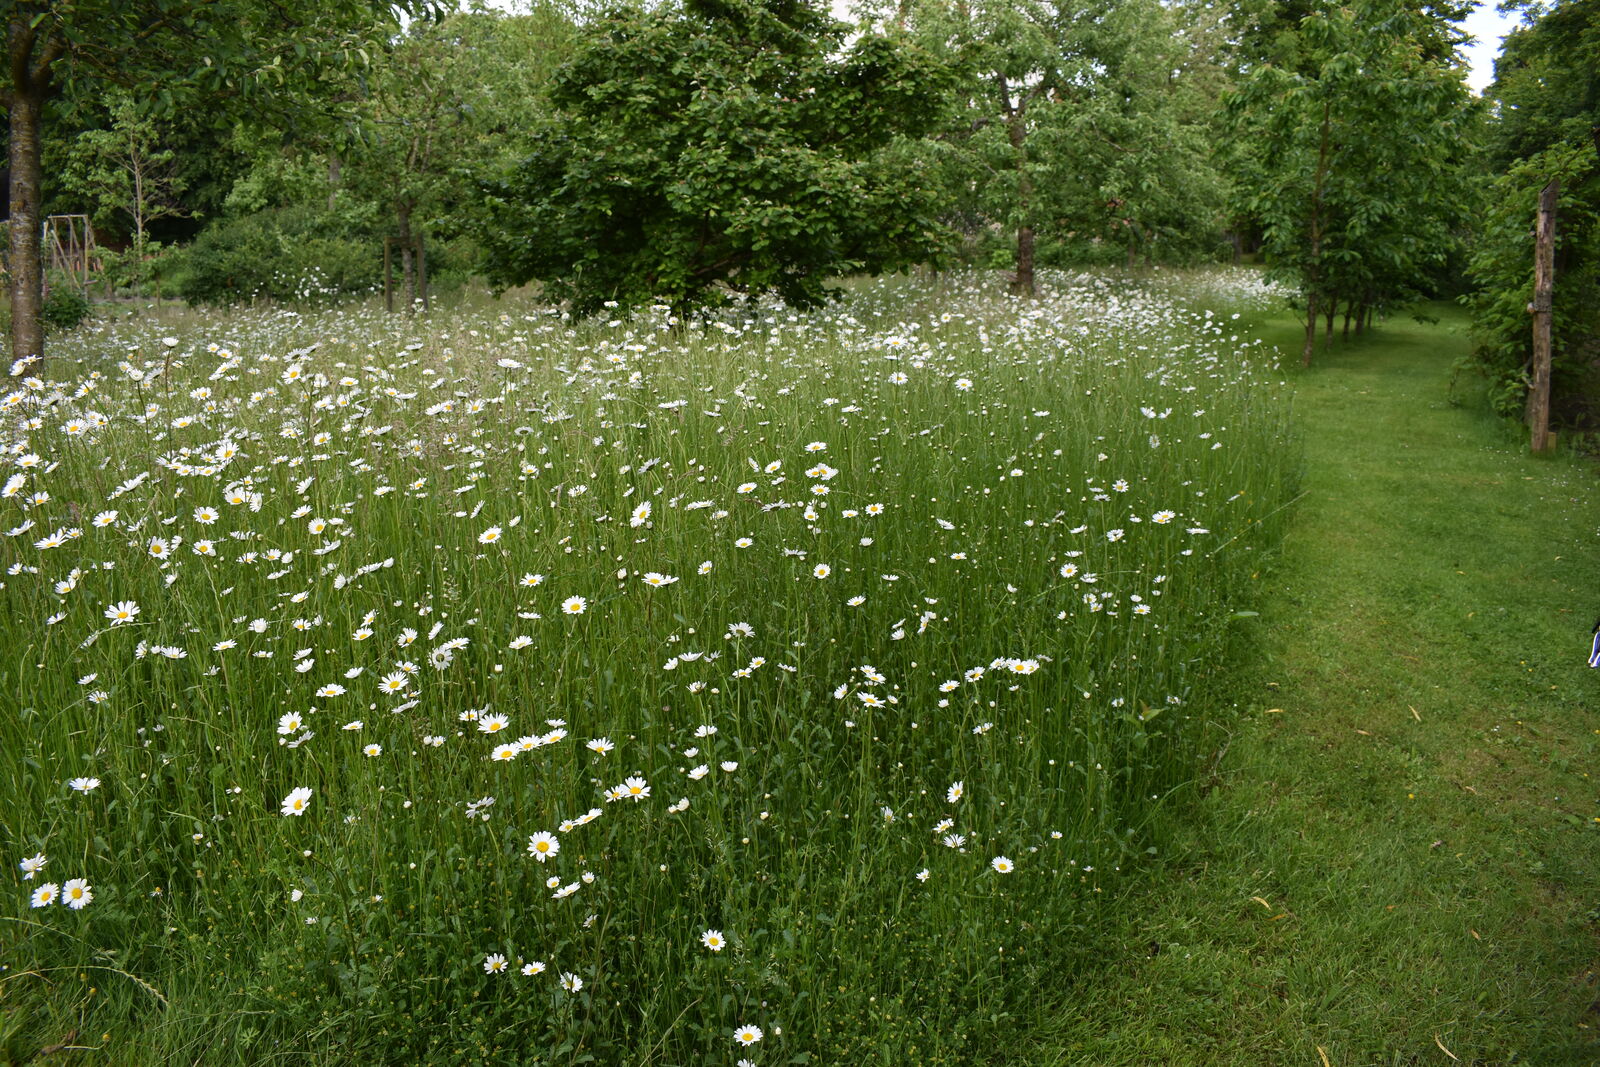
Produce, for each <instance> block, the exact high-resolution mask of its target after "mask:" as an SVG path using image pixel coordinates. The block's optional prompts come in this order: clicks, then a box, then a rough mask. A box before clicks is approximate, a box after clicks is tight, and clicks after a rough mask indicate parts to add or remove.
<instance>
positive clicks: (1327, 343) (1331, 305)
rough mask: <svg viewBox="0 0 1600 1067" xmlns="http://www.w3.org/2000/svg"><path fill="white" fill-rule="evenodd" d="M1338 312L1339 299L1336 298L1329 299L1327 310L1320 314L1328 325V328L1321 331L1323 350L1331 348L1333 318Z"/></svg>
mask: <svg viewBox="0 0 1600 1067" xmlns="http://www.w3.org/2000/svg"><path fill="white" fill-rule="evenodd" d="M1338 310H1339V298H1338V297H1336V296H1331V297H1329V298H1328V307H1327V310H1325V311H1324V312H1323V313H1322V315H1323V318H1324V319H1326V320H1327V323H1328V328H1327V329H1325V330H1323V331H1322V347H1323V348H1331V347H1332V346H1333V316H1334V314H1335V313H1336V312H1337V311H1338Z"/></svg>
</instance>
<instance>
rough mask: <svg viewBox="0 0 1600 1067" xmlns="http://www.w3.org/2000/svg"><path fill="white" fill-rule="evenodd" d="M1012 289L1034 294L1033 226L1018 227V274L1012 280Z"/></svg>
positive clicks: (1015, 291)
mask: <svg viewBox="0 0 1600 1067" xmlns="http://www.w3.org/2000/svg"><path fill="white" fill-rule="evenodd" d="M1011 291H1012V292H1014V293H1021V294H1022V295H1023V296H1032V295H1033V292H1034V289H1033V227H1032V226H1018V227H1017V276H1016V277H1015V278H1013V279H1012V280H1011Z"/></svg>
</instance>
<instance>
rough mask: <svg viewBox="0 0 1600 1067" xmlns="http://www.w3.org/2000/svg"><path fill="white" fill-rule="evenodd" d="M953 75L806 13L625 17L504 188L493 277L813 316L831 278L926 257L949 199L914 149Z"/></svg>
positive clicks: (563, 84) (580, 303)
mask: <svg viewBox="0 0 1600 1067" xmlns="http://www.w3.org/2000/svg"><path fill="white" fill-rule="evenodd" d="M943 77H944V70H943V67H942V65H941V64H940V63H939V62H938V61H937V60H936V59H935V58H934V57H933V56H931V55H929V54H927V53H926V52H925V51H923V50H921V49H918V48H917V47H915V46H914V45H913V44H911V43H910V42H909V41H906V40H904V39H902V38H898V37H893V36H890V35H886V34H882V33H875V32H867V33H863V34H861V35H860V36H858V37H856V38H855V39H853V40H849V41H847V39H846V27H845V26H844V25H843V24H841V23H838V22H836V21H835V20H833V19H832V18H831V17H829V16H828V15H827V14H825V13H824V12H823V11H821V10H820V9H818V8H816V7H813V6H811V5H810V4H808V3H806V2H803V0H685V2H684V3H683V4H682V6H671V7H662V8H657V9H653V10H648V11H643V10H637V9H627V8H623V9H617V10H614V11H612V12H610V13H609V14H606V15H604V16H603V17H600V18H598V19H596V20H595V21H593V22H592V23H589V24H587V25H586V26H585V27H584V29H583V31H582V36H581V38H580V40H579V42H578V44H577V47H576V50H575V53H574V55H573V57H572V59H571V61H570V62H569V63H568V64H567V65H566V66H565V67H564V68H563V69H562V70H561V71H560V72H559V73H558V74H557V75H556V77H555V80H554V84H553V87H552V91H551V100H552V104H553V106H554V108H555V115H554V118H553V119H552V121H551V123H550V125H549V126H548V127H547V128H545V129H542V130H540V131H539V132H538V133H537V135H536V136H535V138H534V143H533V150H532V152H531V154H530V155H529V157H528V159H527V160H526V161H525V162H524V163H522V164H521V165H520V166H519V167H518V168H516V170H515V171H514V172H513V173H512V174H511V175H510V176H509V177H508V178H507V179H506V180H504V181H501V182H498V183H490V184H488V185H487V187H486V190H485V193H486V211H485V215H484V218H483V221H482V223H481V225H480V228H479V233H480V237H481V240H482V242H483V243H484V245H485V246H486V248H487V249H488V251H489V274H490V277H491V279H492V280H493V281H494V282H496V283H497V284H499V285H502V286H509V285H519V284H523V283H525V282H527V281H530V280H534V279H537V280H539V281H542V282H543V283H544V284H545V287H546V291H547V292H549V293H551V294H552V295H555V296H557V297H559V298H564V299H568V300H570V301H571V302H572V306H573V310H574V311H575V312H576V313H578V314H590V313H593V312H595V311H597V310H598V309H599V308H601V307H602V306H603V305H604V304H605V303H606V302H607V301H616V302H618V303H621V304H624V305H630V306H631V305H638V304H642V303H646V302H649V301H652V300H658V299H659V300H664V301H667V302H668V303H670V304H672V305H674V306H675V307H677V308H679V309H687V308H690V307H693V306H697V305H703V304H711V303H716V302H718V301H720V300H723V299H726V298H727V296H728V294H730V293H746V294H753V293H761V292H775V293H777V294H778V295H779V296H781V297H782V298H783V299H784V300H786V301H788V302H789V303H791V304H795V305H799V306H805V305H814V304H817V303H818V302H820V301H822V300H823V299H825V298H826V296H827V295H828V294H829V289H828V285H827V283H828V280H829V279H830V278H831V277H835V276H838V275H841V274H848V273H852V272H859V271H866V272H872V273H876V272H880V271H884V270H893V269H898V268H901V267H904V266H908V265H911V264H913V263H917V262H920V261H922V260H923V259H924V258H926V257H927V256H928V255H929V254H930V253H932V252H933V251H934V250H935V248H936V246H937V245H938V243H939V232H938V227H937V225H936V223H935V222H934V212H935V209H936V207H937V204H936V202H935V198H934V196H933V191H932V189H931V187H930V186H929V185H928V183H926V182H924V181H922V180H921V179H919V177H918V175H917V174H916V173H915V170H914V168H913V167H912V166H910V165H909V160H908V158H907V157H905V156H903V155H897V154H896V151H895V150H896V148H897V146H899V145H900V144H901V143H902V142H903V140H904V139H905V138H908V137H915V136H918V135H920V134H921V133H923V132H925V131H926V130H927V129H928V128H929V126H930V125H931V123H932V121H933V120H934V118H935V117H936V112H935V111H934V110H933V109H930V108H929V106H928V101H929V99H930V98H931V97H933V96H934V95H936V94H937V93H938V91H939V90H940V87H941V86H940V80H941V78H943Z"/></svg>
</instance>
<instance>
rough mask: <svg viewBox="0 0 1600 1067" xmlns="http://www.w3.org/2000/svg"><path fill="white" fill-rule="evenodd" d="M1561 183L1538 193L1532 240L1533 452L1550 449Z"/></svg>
mask: <svg viewBox="0 0 1600 1067" xmlns="http://www.w3.org/2000/svg"><path fill="white" fill-rule="evenodd" d="M1560 195H1561V180H1560V179H1559V178H1552V179H1550V183H1549V184H1548V185H1546V186H1545V187H1544V189H1543V190H1542V191H1541V192H1540V193H1539V223H1538V226H1537V228H1536V229H1535V230H1534V239H1533V306H1532V307H1531V309H1530V310H1532V312H1533V384H1532V386H1531V387H1529V389H1528V428H1529V431H1530V432H1531V434H1532V448H1533V451H1535V452H1544V451H1546V450H1548V449H1549V447H1550V317H1551V308H1552V305H1553V299H1552V298H1553V294H1554V291H1555V273H1556V198H1557V197H1559V196H1560Z"/></svg>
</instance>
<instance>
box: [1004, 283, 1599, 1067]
mask: <svg viewBox="0 0 1600 1067" xmlns="http://www.w3.org/2000/svg"><path fill="white" fill-rule="evenodd" d="M1434 313H1435V314H1438V315H1440V316H1442V322H1441V323H1440V324H1439V325H1422V324H1418V323H1417V322H1415V321H1413V320H1412V319H1410V318H1408V317H1402V318H1397V319H1396V320H1394V321H1391V322H1388V323H1385V324H1384V325H1383V326H1382V328H1381V329H1379V330H1377V331H1376V332H1375V334H1372V335H1369V336H1368V337H1367V338H1364V339H1361V340H1358V341H1355V342H1352V343H1349V344H1339V343H1337V342H1336V343H1335V344H1334V346H1333V348H1332V349H1331V350H1321V349H1319V351H1318V355H1317V359H1316V363H1315V365H1314V366H1313V367H1312V368H1311V369H1310V370H1309V371H1306V372H1303V373H1302V372H1299V371H1295V372H1294V373H1295V374H1296V375H1297V377H1298V382H1297V384H1298V397H1297V401H1296V407H1297V416H1298V422H1299V426H1300V428H1301V432H1302V433H1303V435H1304V438H1305V443H1306V472H1305V480H1304V489H1305V496H1304V498H1303V500H1302V501H1301V502H1300V504H1299V505H1298V514H1297V515H1296V517H1295V521H1294V523H1293V524H1292V526H1291V532H1290V534H1289V536H1288V539H1287V542H1286V543H1285V545H1284V548H1283V551H1282V554H1281V557H1280V558H1278V559H1276V560H1274V561H1271V562H1270V564H1269V565H1267V566H1265V567H1264V568H1263V572H1262V573H1261V575H1260V580H1261V581H1262V582H1263V583H1265V584H1266V586H1267V589H1266V590H1265V593H1266V595H1264V596H1263V597H1262V598H1261V599H1262V601H1263V604H1264V607H1263V610H1262V613H1261V615H1260V616H1259V617H1258V618H1249V619H1244V620H1241V621H1240V623H1238V625H1239V626H1240V627H1241V628H1242V629H1241V637H1242V638H1243V639H1245V640H1247V641H1248V642H1250V643H1251V644H1253V645H1254V646H1255V648H1256V650H1257V653H1256V655H1255V656H1254V657H1252V658H1253V661H1254V662H1253V665H1252V666H1250V667H1249V668H1247V670H1246V675H1245V677H1244V678H1243V680H1242V681H1241V685H1240V696H1239V705H1240V711H1241V719H1240V722H1239V726H1238V728H1237V731H1236V732H1235V733H1234V735H1233V736H1232V738H1231V739H1230V740H1229V742H1228V743H1227V745H1226V747H1225V752H1223V754H1222V756H1221V759H1220V761H1219V764H1218V766H1219V770H1218V773H1217V775H1216V777H1215V779H1214V780H1213V781H1212V782H1211V783H1210V785H1211V788H1209V789H1208V791H1207V793H1206V795H1205V798H1204V799H1203V801H1202V802H1201V804H1200V809H1199V812H1198V814H1197V815H1195V816H1193V817H1192V818H1190V819H1189V821H1188V822H1187V823H1186V830H1185V833H1186V835H1187V840H1186V841H1184V842H1182V844H1181V847H1179V848H1178V849H1177V850H1176V852H1175V856H1176V858H1175V859H1174V860H1173V861H1172V862H1171V864H1170V866H1169V867H1168V869H1167V870H1166V871H1165V872H1164V874H1161V875H1158V876H1157V877H1156V878H1155V879H1153V880H1152V881H1153V884H1152V885H1151V886H1150V887H1149V888H1148V889H1146V890H1142V891H1138V892H1135V893H1132V894H1130V895H1129V896H1128V897H1127V898H1125V899H1124V900H1123V901H1122V902H1121V910H1120V912H1119V914H1118V916H1117V918H1116V920H1115V921H1114V922H1113V924H1112V931H1113V932H1112V935H1111V936H1110V937H1109V938H1108V939H1107V940H1105V941H1102V942H1100V943H1097V944H1094V945H1091V946H1087V947H1086V949H1087V951H1089V952H1091V953H1094V954H1097V956H1098V960H1097V961H1091V966H1089V967H1086V968H1085V969H1084V972H1083V973H1084V974H1085V975H1086V977H1084V978H1082V979H1079V980H1078V982H1077V983H1076V984H1075V985H1074V986H1073V988H1071V989H1070V991H1069V992H1068V995H1067V996H1066V997H1065V998H1064V999H1060V1000H1059V1001H1058V1002H1053V1003H1052V1004H1051V1006H1050V1007H1049V1008H1048V1009H1047V1014H1048V1015H1049V1016H1050V1021H1049V1022H1048V1023H1047V1024H1046V1025H1045V1026H1044V1027H1043V1032H1044V1033H1045V1034H1046V1035H1047V1037H1046V1039H1045V1040H1043V1041H1041V1042H1040V1045H1039V1047H1038V1048H1037V1049H1035V1050H1033V1052H1032V1053H1031V1055H1030V1057H1029V1059H1030V1061H1031V1062H1038V1063H1061V1064H1078V1063H1083V1064H1116V1063H1128V1064H1135V1063H1138V1064H1145V1063H1162V1064H1191V1063H1192V1064H1213V1063H1215V1064H1279V1063H1282V1064H1323V1063H1326V1064H1328V1065H1330V1067H1338V1065H1347V1064H1412V1063H1417V1064H1448V1063H1454V1062H1460V1063H1479V1064H1505V1063H1530V1064H1533V1063H1537V1064H1580V1063H1595V1062H1600V1003H1597V1000H1600V991H1597V987H1596V983H1597V970H1600V940H1597V936H1596V935H1597V933H1600V925H1597V918H1600V796H1597V790H1596V782H1595V780H1594V779H1593V778H1592V777H1591V774H1592V773H1593V772H1594V770H1595V756H1596V753H1597V751H1600V715H1597V714H1596V712H1597V711H1600V708H1597V701H1596V699H1595V695H1596V692H1597V688H1600V672H1596V671H1590V670H1589V669H1588V668H1587V666H1586V659H1587V656H1586V653H1587V648H1588V640H1589V630H1590V627H1591V625H1592V624H1593V622H1594V618H1595V615H1596V614H1597V613H1600V582H1597V581H1596V577H1597V576H1600V539H1597V537H1596V527H1597V521H1600V507H1597V506H1596V496H1595V492H1594V489H1595V469H1594V464H1593V462H1592V461H1586V460H1582V459H1577V458H1571V457H1565V456H1558V457H1556V458H1554V459H1541V458H1533V457H1531V456H1529V455H1528V453H1527V449H1526V445H1525V443H1524V441H1523V439H1522V438H1520V437H1517V436H1513V434H1512V432H1511V429H1510V428H1508V427H1506V426H1505V425H1504V424H1503V423H1501V422H1499V421H1498V420H1496V419H1494V418H1492V417H1491V416H1489V415H1488V414H1487V413H1486V412H1485V411H1484V409H1483V407H1482V405H1481V403H1480V402H1479V400H1478V397H1477V396H1476V394H1475V390H1474V389H1473V388H1472V383H1470V382H1463V383H1462V386H1461V387H1458V389H1457V391H1456V397H1455V399H1454V400H1452V396H1451V391H1450V377H1451V372H1450V366H1451V362H1452V360H1453V359H1454V358H1455V356H1456V355H1457V354H1458V353H1459V352H1460V351H1461V350H1462V349H1463V348H1464V346H1465V344H1466V336H1465V327H1466V324H1465V321H1464V319H1463V318H1462V317H1461V316H1460V315H1459V314H1457V313H1455V312H1454V311H1452V310H1450V309H1443V310H1437V309H1436V310H1435V311H1434ZM1254 328H1256V329H1257V330H1258V331H1259V333H1260V335H1261V336H1264V337H1266V338H1267V339H1268V340H1269V341H1270V342H1271V343H1274V344H1276V345H1278V346H1279V347H1280V348H1281V349H1282V350H1283V351H1285V352H1286V353H1293V354H1295V355H1297V353H1298V348H1297V346H1296V345H1295V339H1296V338H1295V330H1296V327H1295V325H1294V324H1293V323H1292V322H1291V321H1290V320H1288V319H1287V318H1284V319H1276V320H1270V321H1265V322H1258V323H1256V324H1254Z"/></svg>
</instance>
